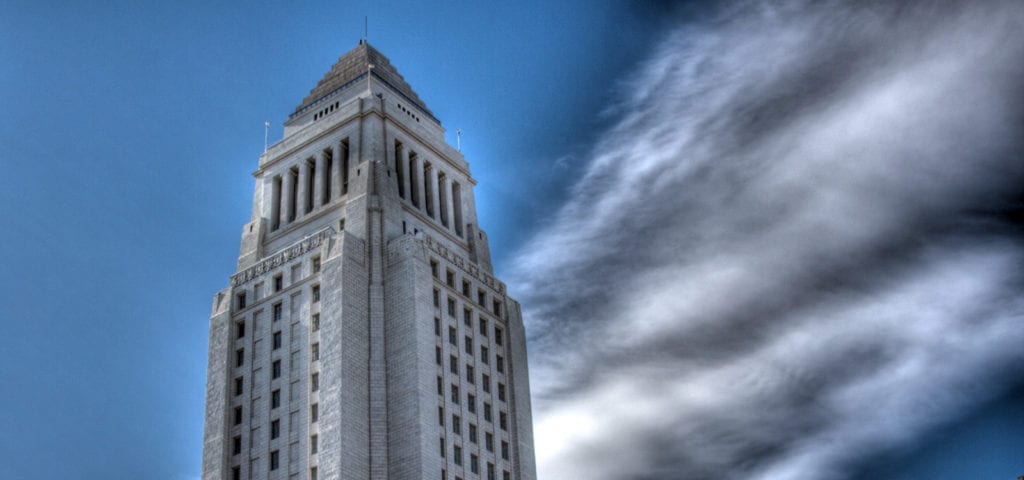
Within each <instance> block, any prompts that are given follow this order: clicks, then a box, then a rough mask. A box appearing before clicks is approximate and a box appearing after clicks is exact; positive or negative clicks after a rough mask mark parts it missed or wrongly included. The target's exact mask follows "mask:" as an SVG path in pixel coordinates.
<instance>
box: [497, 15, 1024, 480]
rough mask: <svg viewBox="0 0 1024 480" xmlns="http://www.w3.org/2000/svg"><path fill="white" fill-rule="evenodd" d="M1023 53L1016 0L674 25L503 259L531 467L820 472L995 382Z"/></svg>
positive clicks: (1022, 254)
mask: <svg viewBox="0 0 1024 480" xmlns="http://www.w3.org/2000/svg"><path fill="white" fill-rule="evenodd" d="M1022 54H1024V8H1022V7H1021V6H1019V5H1018V4H1016V3H1014V2H999V1H993V2H975V3H968V2H964V3H963V4H956V3H955V2H913V3H900V4H896V3H895V2H850V3H843V2H799V1H794V2H764V3H760V2H743V3H737V4H733V5H730V6H728V7H726V8H723V9H721V10H720V11H718V12H716V13H714V14H709V15H707V16H706V17H705V18H704V19H703V21H694V22H689V23H687V24H685V25H682V26H680V28H679V29H678V30H677V31H676V32H674V33H673V34H671V35H670V36H669V37H668V38H667V39H666V40H665V41H664V42H663V44H662V45H661V47H660V48H659V49H658V51H656V52H654V54H653V55H652V56H651V58H650V59H649V60H648V61H647V63H646V65H645V66H644V67H643V69H642V70H641V71H640V72H638V73H637V74H636V75H634V76H633V78H632V79H631V80H630V82H629V83H628V84H627V88H626V89H625V90H624V92H623V97H624V99H623V101H622V102H621V104H619V105H617V106H616V107H615V108H614V109H612V110H611V111H610V114H612V115H615V117H617V118H619V120H618V123H617V124H616V125H614V126H613V127H612V128H611V129H610V130H609V131H608V132H606V134H605V135H604V136H603V137H602V140H601V142H600V143H599V144H597V145H595V146H594V148H593V150H592V152H593V153H592V155H591V156H590V160H589V164H588V165H587V167H586V169H585V171H582V172H579V173H580V174H581V179H580V180H579V182H578V183H577V184H576V186H575V187H574V190H573V194H572V198H571V199H570V201H569V202H568V203H567V204H566V205H565V206H564V207H563V208H562V209H561V211H560V212H559V213H558V214H557V216H556V218H555V219H554V221H553V222H552V223H551V225H550V226H549V227H547V228H545V229H544V230H543V231H542V232H541V233H540V234H538V235H537V236H536V237H535V238H534V239H533V240H532V241H531V242H530V243H529V245H528V246H527V247H526V248H525V249H524V250H523V252H522V253H521V254H520V255H519V257H518V259H517V261H516V270H515V272H514V274H513V278H512V281H511V282H510V283H511V285H512V288H513V290H514V292H515V293H518V294H519V295H520V296H521V297H522V300H523V305H524V308H526V312H525V313H526V315H527V318H528V320H529V321H530V325H529V328H530V332H531V335H532V337H531V348H532V350H531V356H532V358H531V366H532V371H531V374H532V376H533V378H534V380H533V388H534V394H535V398H536V399H537V401H536V405H535V409H536V423H537V426H538V428H537V447H538V459H539V462H540V466H541V474H542V476H544V477H545V478H559V479H560V478H593V479H606V478H607V479H611V478H636V479H655V478H772V479H802V478H808V479H831V478H836V479H839V478H844V477H845V473H844V472H846V471H848V470H849V469H850V468H851V466H853V465H855V464H857V463H858V462H862V461H864V459H866V458H869V457H870V456H872V455H876V454H878V453H880V452H882V451H884V450H885V449H887V448H892V447H895V446H899V445H905V444H907V443H910V442H913V441H914V440H915V438H917V437H918V436H920V435H922V434H923V433H924V432H927V431H928V429H929V428H933V427H934V426H936V425H937V424H940V423H941V422H943V421H946V420H948V419H952V418H955V417H956V416H957V415H958V412H960V411H962V409H964V408H968V407H970V406H971V405H974V404H977V403H978V402H980V401H982V400H984V399H986V398H988V397H989V396H991V395H994V394H996V393H998V389H999V385H1000V384H1001V382H1002V381H1003V380H1004V379H1005V378H1006V376H1007V375H1015V374H1019V373H1020V371H1019V367H1015V365H1020V362H1021V360H1024V353H1021V351H1020V349H1019V345H1020V343H1021V342H1022V341H1024V328H1022V320H1021V314H1022V312H1024V307H1022V303H1021V301H1020V299H1019V293H1018V292H1019V291H1020V288H1021V286H1022V285H1024V277H1022V275H1021V273H1020V265H1021V262H1022V260H1024V248H1022V243H1021V239H1020V235H1019V232H1018V230H1017V228H1018V227H1017V226H1015V225H1013V224H1012V222H1007V219H1012V218H1016V217H1015V216H1014V215H1017V214H1016V213H1013V212H1015V211H1016V210H1012V208H1013V207H1012V205H1015V204H1016V203H1019V202H1018V200H1019V199H1018V198H1016V197H1015V195H1017V194H1018V193H1019V192H1020V186H1021V181H1022V179H1024V161H1022V160H1021V153H1022V149H1021V147H1022V144H1021V141H1020V139H1019V138H1018V137H1020V132H1021V131H1022V129H1021V127H1022V126H1024V122H1022V121H1021V120H1022V117H1021V113H1022V110H1021V100H1022V92H1024V89H1022V88H1020V87H1021V86H1022V82H1021V80H1022V79H1024V57H1022ZM1011 210H1012V211H1011ZM1015 368H1016V369H1017V370H1015Z"/></svg>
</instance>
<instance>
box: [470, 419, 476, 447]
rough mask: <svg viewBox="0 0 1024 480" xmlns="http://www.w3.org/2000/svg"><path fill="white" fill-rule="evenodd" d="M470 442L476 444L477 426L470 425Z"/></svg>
mask: <svg viewBox="0 0 1024 480" xmlns="http://www.w3.org/2000/svg"><path fill="white" fill-rule="evenodd" d="M469 441H471V442H473V443H476V425H473V424H472V423H471V424H469Z"/></svg>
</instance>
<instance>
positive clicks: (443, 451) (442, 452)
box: [441, 438, 447, 458]
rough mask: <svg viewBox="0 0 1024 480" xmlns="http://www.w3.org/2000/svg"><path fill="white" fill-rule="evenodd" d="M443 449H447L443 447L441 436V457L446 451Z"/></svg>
mask: <svg viewBox="0 0 1024 480" xmlns="http://www.w3.org/2000/svg"><path fill="white" fill-rule="evenodd" d="M445 450H447V449H446V448H445V447H444V439H443V438H442V439H441V458H444V456H445V453H447V452H446V451H445Z"/></svg>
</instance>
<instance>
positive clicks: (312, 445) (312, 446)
mask: <svg viewBox="0 0 1024 480" xmlns="http://www.w3.org/2000/svg"><path fill="white" fill-rule="evenodd" d="M319 440H320V438H319V437H318V436H316V435H310V436H309V453H316V452H317V450H318V449H319V448H320V446H319V445H318V443H319Z"/></svg>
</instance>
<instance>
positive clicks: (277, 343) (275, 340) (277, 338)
mask: <svg viewBox="0 0 1024 480" xmlns="http://www.w3.org/2000/svg"><path fill="white" fill-rule="evenodd" d="M272 340H273V344H274V345H273V350H277V349H279V348H281V343H282V342H281V341H282V337H281V331H280V330H278V331H276V332H274V337H273V339H272Z"/></svg>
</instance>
